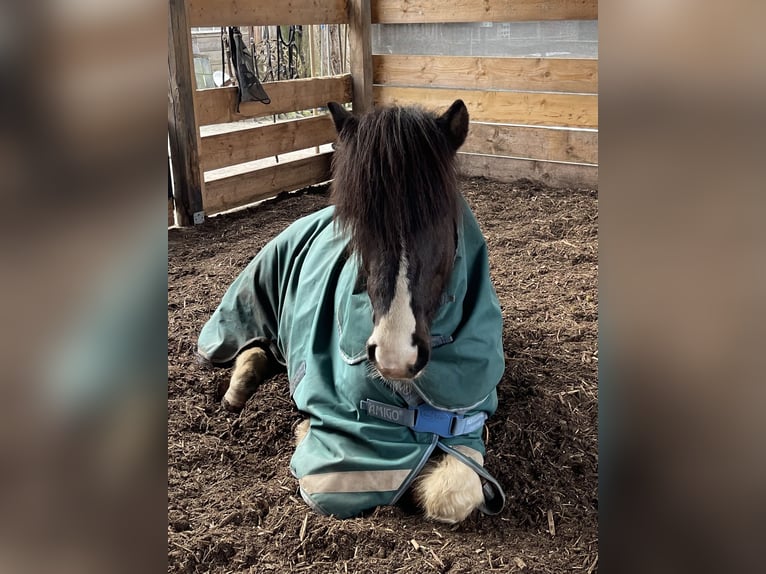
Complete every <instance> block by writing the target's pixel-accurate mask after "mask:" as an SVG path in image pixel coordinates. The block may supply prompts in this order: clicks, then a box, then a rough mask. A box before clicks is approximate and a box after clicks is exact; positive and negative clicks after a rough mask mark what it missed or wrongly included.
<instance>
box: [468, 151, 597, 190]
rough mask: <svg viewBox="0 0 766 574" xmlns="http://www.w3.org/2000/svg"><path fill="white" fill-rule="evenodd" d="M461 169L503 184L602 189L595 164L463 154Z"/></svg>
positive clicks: (469, 173)
mask: <svg viewBox="0 0 766 574" xmlns="http://www.w3.org/2000/svg"><path fill="white" fill-rule="evenodd" d="M458 170H459V171H460V173H461V174H462V175H467V176H472V177H486V178H488V179H494V180H496V181H502V182H511V181H514V180H517V179H521V178H529V179H533V180H537V181H542V182H544V183H546V184H548V185H551V186H554V187H585V188H591V189H598V166H595V165H581V164H576V163H556V162H550V161H536V160H527V159H513V158H509V157H499V156H491V155H475V154H467V153H459V154H458Z"/></svg>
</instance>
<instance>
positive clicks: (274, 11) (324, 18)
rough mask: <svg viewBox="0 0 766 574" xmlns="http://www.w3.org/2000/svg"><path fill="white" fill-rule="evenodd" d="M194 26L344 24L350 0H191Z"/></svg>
mask: <svg viewBox="0 0 766 574" xmlns="http://www.w3.org/2000/svg"><path fill="white" fill-rule="evenodd" d="M187 3H188V4H189V25H190V26H286V25H288V24H344V23H346V22H347V18H348V16H347V14H346V0H322V1H321V2H318V1H317V0H279V1H274V2H243V1H241V0H187Z"/></svg>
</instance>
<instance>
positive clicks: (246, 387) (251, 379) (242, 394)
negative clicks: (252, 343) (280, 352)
mask: <svg viewBox="0 0 766 574" xmlns="http://www.w3.org/2000/svg"><path fill="white" fill-rule="evenodd" d="M268 365H269V358H268V355H267V354H266V351H264V350H263V349H260V348H258V347H253V348H252V349H247V350H246V351H243V352H242V353H241V354H240V355H239V356H238V357H237V360H236V361H235V363H234V371H233V372H232V374H231V381H229V388H228V389H226V393H225V394H224V396H223V400H222V401H221V402H222V403H223V406H224V408H226V409H227V410H230V411H234V412H239V411H241V410H242V408H243V407H244V406H245V403H246V402H247V399H249V398H250V397H251V396H252V395H253V393H254V392H255V389H256V388H258V385H259V384H261V383H262V382H263V380H264V378H265V377H264V375H265V373H266V371H267V369H268Z"/></svg>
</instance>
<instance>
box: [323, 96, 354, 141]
mask: <svg viewBox="0 0 766 574" xmlns="http://www.w3.org/2000/svg"><path fill="white" fill-rule="evenodd" d="M327 107H328V109H329V110H330V115H332V121H333V122H335V130H336V131H337V132H338V133H339V134H340V132H341V131H342V130H343V127H344V126H345V125H347V124H349V125H351V123H352V122H355V121H356V120H354V116H353V115H351V113H350V112H349V111H348V110H347V109H346V108H344V107H343V106H341V105H340V104H339V103H338V102H327Z"/></svg>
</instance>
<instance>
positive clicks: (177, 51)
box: [168, 0, 204, 225]
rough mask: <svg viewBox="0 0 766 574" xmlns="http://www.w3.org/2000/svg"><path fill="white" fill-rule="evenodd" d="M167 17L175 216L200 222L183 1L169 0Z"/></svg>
mask: <svg viewBox="0 0 766 574" xmlns="http://www.w3.org/2000/svg"><path fill="white" fill-rule="evenodd" d="M169 9H170V13H169V18H168V133H169V135H170V154H171V161H172V164H173V182H174V184H175V190H174V194H173V195H174V199H175V209H176V220H177V222H178V224H179V225H192V224H193V223H202V221H203V220H204V212H203V206H202V186H203V185H204V180H203V177H202V171H201V170H200V163H199V147H200V141H199V130H198V128H197V121H196V118H195V114H194V90H195V89H196V88H197V86H196V82H195V77H194V71H193V70H194V65H193V55H192V53H191V30H190V28H189V26H188V25H187V19H186V2H184V0H170V5H169Z"/></svg>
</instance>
